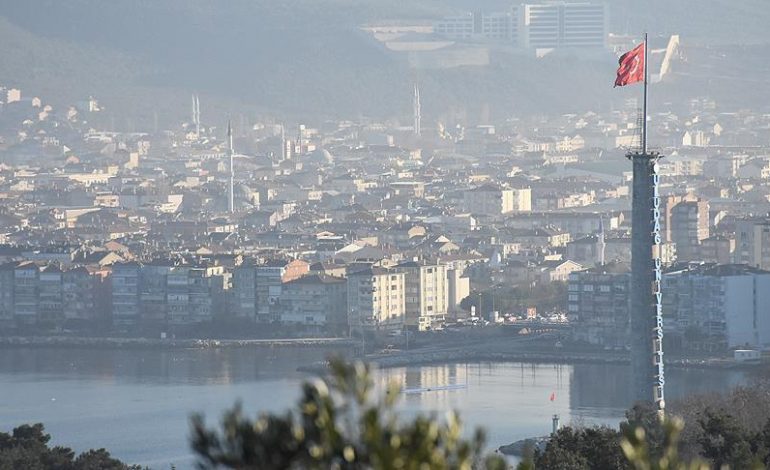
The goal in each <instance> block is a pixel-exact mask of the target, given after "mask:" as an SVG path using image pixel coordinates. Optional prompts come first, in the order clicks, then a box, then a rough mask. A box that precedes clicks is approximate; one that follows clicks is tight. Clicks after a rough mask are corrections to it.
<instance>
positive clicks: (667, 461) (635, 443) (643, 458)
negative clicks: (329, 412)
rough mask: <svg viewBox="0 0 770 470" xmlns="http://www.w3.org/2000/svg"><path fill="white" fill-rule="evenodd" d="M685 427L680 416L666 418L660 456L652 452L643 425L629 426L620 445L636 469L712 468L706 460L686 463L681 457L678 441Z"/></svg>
mask: <svg viewBox="0 0 770 470" xmlns="http://www.w3.org/2000/svg"><path fill="white" fill-rule="evenodd" d="M683 427H684V423H683V422H682V420H681V419H678V418H671V419H666V420H664V421H663V422H662V423H661V428H662V430H663V440H662V442H661V445H660V456H659V457H655V456H653V455H652V454H651V452H650V445H649V442H648V439H647V434H646V433H645V431H644V428H643V427H641V426H639V427H637V428H635V429H631V428H627V429H626V435H625V437H624V438H623V439H622V440H621V443H620V446H621V448H622V449H623V454H624V455H625V456H626V458H627V459H628V461H629V463H630V468H632V469H634V470H710V468H709V466H708V465H707V464H706V463H704V462H701V461H694V462H691V463H685V462H682V461H681V459H680V458H679V450H678V448H679V445H678V442H679V435H680V433H681V432H682V428H683Z"/></svg>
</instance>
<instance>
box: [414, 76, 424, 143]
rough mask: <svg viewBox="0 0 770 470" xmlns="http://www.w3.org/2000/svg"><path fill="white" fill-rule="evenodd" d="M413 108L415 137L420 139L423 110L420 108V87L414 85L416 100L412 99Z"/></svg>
mask: <svg viewBox="0 0 770 470" xmlns="http://www.w3.org/2000/svg"><path fill="white" fill-rule="evenodd" d="M412 106H413V108H414V109H413V112H414V135H416V136H417V137H420V136H421V135H422V127H421V126H422V122H421V121H422V109H421V108H420V86H419V85H417V84H416V83H415V84H414V98H413V99H412Z"/></svg>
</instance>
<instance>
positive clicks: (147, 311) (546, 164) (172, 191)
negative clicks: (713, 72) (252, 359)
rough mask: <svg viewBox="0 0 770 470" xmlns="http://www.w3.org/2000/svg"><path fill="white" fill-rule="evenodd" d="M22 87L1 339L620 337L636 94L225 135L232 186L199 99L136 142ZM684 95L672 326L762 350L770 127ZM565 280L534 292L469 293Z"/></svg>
mask: <svg viewBox="0 0 770 470" xmlns="http://www.w3.org/2000/svg"><path fill="white" fill-rule="evenodd" d="M23 93H24V92H23V90H20V89H4V90H3V94H4V98H5V99H4V102H3V105H2V108H0V112H1V113H2V114H1V115H0V116H1V117H2V121H3V123H4V125H3V131H2V142H3V147H2V152H3V161H4V165H3V168H2V172H1V175H2V194H3V200H4V201H5V202H4V204H3V207H2V212H3V214H2V236H1V237H0V238H1V239H2V242H3V243H4V244H3V246H2V259H3V261H4V264H3V265H2V266H1V267H0V276H2V278H1V281H0V299H2V302H1V303H0V320H1V321H2V326H3V328H4V330H5V331H9V332H13V331H27V332H54V331H59V332H62V331H67V332H73V331H81V332H96V331H98V332H103V333H105V332H116V333H124V334H145V335H151V336H153V337H155V336H156V335H157V334H160V333H161V332H163V333H166V332H168V333H169V334H171V333H172V332H174V331H180V332H181V331H188V330H189V328H188V329H187V330H186V329H185V327H190V326H193V325H196V324H211V323H212V322H215V321H222V322H227V321H228V320H237V321H242V322H248V323H252V324H254V325H260V326H261V328H254V329H253V330H252V331H254V332H256V333H257V334H260V335H263V336H265V335H266V336H270V335H272V334H273V333H272V332H273V331H274V330H275V329H276V327H285V328H279V329H278V330H277V331H281V332H282V333H283V334H286V333H289V334H290V335H293V336H301V335H327V336H335V335H342V336H347V335H349V334H350V333H351V331H360V330H361V329H371V330H404V329H410V330H413V331H426V330H440V329H442V328H445V327H446V326H449V325H456V324H458V323H460V324H461V323H463V322H469V321H470V320H472V319H473V318H474V317H477V318H478V319H479V320H486V321H494V322H515V321H517V320H521V319H526V318H530V319H533V318H542V319H544V320H546V319H555V318H558V319H561V320H562V321H568V322H569V323H570V325H571V326H572V327H573V328H572V333H573V335H574V337H575V338H576V339H579V340H581V341H585V342H588V343H590V344H594V345H599V346H609V347H620V346H622V345H623V344H625V335H626V334H627V326H628V325H627V323H628V322H627V318H628V305H627V295H626V293H627V292H628V283H629V276H628V271H629V262H630V257H631V248H630V243H631V239H630V235H629V234H630V218H629V210H630V202H629V199H630V197H629V179H630V172H629V171H628V168H626V162H625V159H624V158H623V149H625V148H629V147H633V145H634V142H635V140H634V139H637V141H638V138H639V132H638V127H637V124H638V115H637V111H636V107H635V106H629V109H627V110H622V111H617V112H614V113H612V114H607V115H600V114H597V113H594V112H586V113H584V114H581V115H563V116H553V117H550V118H549V119H548V120H547V122H544V121H543V120H542V119H520V120H519V119H517V120H510V121H507V122H502V123H498V124H495V125H492V124H489V125H477V126H468V127H459V126H458V127H457V128H452V129H445V128H441V127H439V128H435V127H427V126H424V125H423V126H420V124H419V121H416V122H417V123H418V124H417V125H418V126H420V127H418V128H417V129H415V128H414V126H412V127H409V126H398V127H397V126H392V125H388V124H386V123H376V122H352V121H342V122H323V123H319V124H318V125H317V126H311V125H307V124H298V125H291V126H288V125H285V124H283V123H275V122H270V121H265V122H257V123H254V124H249V125H243V126H233V131H232V134H233V146H234V152H233V159H232V165H233V168H232V172H233V174H234V181H233V184H232V187H231V186H230V172H231V168H230V159H229V155H230V150H229V142H228V138H227V126H228V124H227V123H226V122H225V123H221V125H219V126H210V127H209V126H206V125H205V124H204V122H199V120H200V119H201V113H200V109H201V106H200V100H199V98H198V97H194V98H193V100H192V103H193V108H192V109H193V113H192V114H191V119H190V121H189V122H184V123H180V124H179V126H178V128H177V129H176V130H168V131H164V132H158V133H157V134H144V133H121V132H108V131H104V130H98V129H93V128H91V127H90V126H89V125H88V121H89V120H90V116H91V115H92V114H95V113H99V112H100V104H99V102H98V101H96V100H95V99H94V98H91V99H90V100H85V101H84V102H83V103H77V104H73V105H72V106H71V107H69V108H68V109H66V110H61V111H60V110H57V109H53V108H52V107H51V106H49V105H46V104H45V101H44V99H43V98H41V97H36V96H32V97H28V96H26V95H25V94H23ZM417 93H418V94H417V95H415V100H418V99H419V90H417ZM415 106H416V108H415V109H416V111H415V113H416V115H415V116H416V119H419V112H420V111H419V102H418V101H415ZM690 106H691V111H690V113H689V114H688V115H685V116H676V115H673V114H671V113H668V112H665V111H659V112H657V113H656V114H655V115H654V116H653V119H652V121H651V122H652V129H653V130H652V131H651V132H652V133H654V135H655V138H656V143H657V142H664V143H665V144H666V145H661V146H660V148H661V150H662V151H663V153H664V154H665V155H666V157H665V159H664V160H662V162H661V164H660V165H661V172H662V174H663V175H664V179H663V181H664V182H663V185H662V192H663V204H662V209H661V226H662V230H663V252H662V257H663V259H664V262H665V264H666V265H667V266H668V268H667V270H666V273H665V276H664V283H665V285H666V289H665V290H664V292H665V293H664V302H665V305H666V309H665V315H666V319H665V321H666V330H667V332H668V334H669V337H670V338H671V340H672V341H674V340H676V341H678V342H679V343H681V344H682V346H684V347H687V348H694V349H697V350H722V351H723V350H726V349H727V348H738V347H749V348H763V347H765V346H766V344H767V343H768V341H770V339H769V338H768V335H770V321H763V318H762V316H761V315H760V316H758V315H757V313H758V312H761V311H764V310H765V306H767V305H770V304H768V299H767V298H766V295H768V294H767V293H768V292H770V289H767V288H766V287H763V286H767V285H768V284H767V283H768V282H770V277H768V276H770V274H768V273H767V272H766V271H764V270H765V269H767V268H768V267H770V255H768V250H770V248H768V246H770V245H769V244H770V236H769V235H768V234H769V233H770V228H769V227H770V221H768V218H767V213H766V212H767V207H768V206H767V204H768V194H769V193H770V186H769V185H768V181H769V178H770V157H769V156H768V154H767V148H766V146H765V145H764V144H763V142H764V140H765V138H764V137H762V136H764V135H765V134H766V132H767V128H768V125H770V118H768V117H767V115H762V114H755V113H751V112H750V111H742V112H740V113H731V112H720V111H719V106H718V104H717V103H714V102H713V101H709V100H707V99H701V100H693V101H692V102H691V103H690ZM204 116H205V115H204ZM230 191H232V198H233V207H232V208H230V207H229V197H230ZM559 283H566V289H562V290H560V291H557V295H559V296H560V298H558V299H545V300H544V299H540V302H541V305H537V304H535V303H533V304H532V305H529V304H523V303H522V302H526V301H527V298H526V297H524V298H521V299H518V300H519V302H507V303H506V302H502V304H503V305H502V306H501V308H502V309H501V308H497V307H495V306H494V303H493V302H491V301H490V302H486V303H483V302H482V303H480V302H479V301H478V299H479V298H481V297H478V296H477V297H470V298H469V296H470V295H471V293H474V294H480V293H489V292H492V291H494V290H495V288H500V287H522V288H525V290H529V291H533V290H535V291H536V290H538V289H543V288H545V287H548V286H552V285H554V284H557V285H558V284H559ZM490 298H492V296H490ZM474 299H476V300H475V302H474V301H473V300H474ZM464 300H465V302H463V301H464ZM548 300H550V302H549V301H548ZM698 302H702V304H698Z"/></svg>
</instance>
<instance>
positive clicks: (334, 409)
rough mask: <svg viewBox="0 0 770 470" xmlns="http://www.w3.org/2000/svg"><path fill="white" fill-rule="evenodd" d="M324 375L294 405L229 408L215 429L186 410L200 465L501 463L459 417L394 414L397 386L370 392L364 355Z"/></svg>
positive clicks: (467, 466)
mask: <svg viewBox="0 0 770 470" xmlns="http://www.w3.org/2000/svg"><path fill="white" fill-rule="evenodd" d="M331 368H332V373H331V375H330V377H329V378H328V379H325V380H316V381H313V382H310V383H305V384H303V386H302V396H301V398H300V400H299V403H298V405H297V407H296V409H295V410H293V411H288V412H286V413H284V414H282V415H273V414H262V415H260V416H259V417H258V418H257V419H256V420H252V419H249V418H247V417H245V416H244V415H243V412H242V410H241V407H240V406H239V405H236V406H235V408H233V409H232V410H230V411H228V412H227V413H226V414H225V416H224V419H223V423H222V428H221V429H218V430H217V429H208V428H207V427H206V426H205V423H204V420H203V417H202V416H200V415H196V416H194V417H193V418H192V427H193V437H192V447H193V450H194V451H195V452H196V454H197V455H198V459H199V465H200V466H201V467H202V468H217V467H227V468H238V469H265V470H272V469H275V470H277V469H300V468H301V469H329V468H337V469H350V470H353V469H405V470H411V469H413V470H417V469H420V470H427V469H437V470H440V469H467V470H470V469H471V468H486V469H489V470H497V469H504V468H505V463H504V461H503V460H502V459H500V458H499V457H496V456H489V457H486V458H484V457H483V448H484V435H483V433H482V432H481V431H480V430H477V431H476V432H475V434H474V436H473V437H472V438H471V439H464V438H463V437H462V435H461V431H462V426H461V423H460V420H459V419H458V417H457V416H456V415H454V414H452V413H450V414H449V415H448V416H447V418H446V422H444V423H441V422H439V421H438V420H436V419H434V418H433V417H424V416H418V417H416V418H414V419H413V420H411V421H408V422H401V421H399V420H398V419H397V413H396V412H395V410H394V405H395V402H396V399H397V396H398V394H399V389H398V387H397V386H394V385H390V386H389V387H388V388H387V390H385V391H384V393H380V394H377V393H375V390H374V386H373V382H372V378H371V374H370V370H369V368H368V366H366V365H364V364H363V363H355V364H352V365H351V364H346V363H344V362H342V361H340V360H333V361H332V362H331Z"/></svg>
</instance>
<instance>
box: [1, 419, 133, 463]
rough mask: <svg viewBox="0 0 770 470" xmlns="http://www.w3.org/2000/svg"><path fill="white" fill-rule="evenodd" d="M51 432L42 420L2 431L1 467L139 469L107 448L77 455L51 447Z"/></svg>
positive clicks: (57, 447)
mask: <svg viewBox="0 0 770 470" xmlns="http://www.w3.org/2000/svg"><path fill="white" fill-rule="evenodd" d="M50 440H51V435H50V434H46V433H45V429H44V427H43V425H42V424H40V423H38V424H33V425H26V424H25V425H23V426H19V427H17V428H15V429H14V430H13V432H12V433H11V434H8V433H0V470H16V469H24V470H49V469H56V470H139V468H140V467H138V466H128V465H126V464H124V463H123V462H121V461H119V460H116V459H113V458H112V457H111V456H110V453H109V452H107V451H106V450H104V449H98V450H93V449H92V450H89V451H87V452H83V453H82V454H80V455H78V456H77V457H76V456H75V452H73V451H72V449H70V448H68V447H60V446H56V447H48V441H50Z"/></svg>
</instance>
